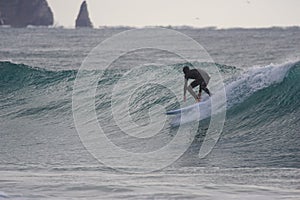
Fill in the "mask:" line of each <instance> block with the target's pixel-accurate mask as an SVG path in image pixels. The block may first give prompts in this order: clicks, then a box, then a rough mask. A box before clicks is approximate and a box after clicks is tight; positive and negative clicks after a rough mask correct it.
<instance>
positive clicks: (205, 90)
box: [203, 88, 211, 96]
mask: <svg viewBox="0 0 300 200" xmlns="http://www.w3.org/2000/svg"><path fill="white" fill-rule="evenodd" d="M203 90H204V92H206V93H207V94H208V96H211V94H210V91H209V90H208V88H203Z"/></svg>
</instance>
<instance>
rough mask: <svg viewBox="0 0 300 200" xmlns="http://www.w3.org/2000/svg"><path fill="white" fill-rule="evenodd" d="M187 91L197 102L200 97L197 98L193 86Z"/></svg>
mask: <svg viewBox="0 0 300 200" xmlns="http://www.w3.org/2000/svg"><path fill="white" fill-rule="evenodd" d="M187 91H189V93H190V94H191V95H192V96H193V97H194V98H195V100H197V99H198V97H197V95H196V93H195V92H194V90H193V88H192V86H190V85H189V86H188V87H187Z"/></svg>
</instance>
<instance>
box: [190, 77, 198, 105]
mask: <svg viewBox="0 0 300 200" xmlns="http://www.w3.org/2000/svg"><path fill="white" fill-rule="evenodd" d="M198 85H200V82H199V81H198V80H194V81H193V82H192V83H191V85H190V87H191V88H190V89H191V91H189V92H190V93H191V92H192V93H193V94H192V93H191V95H192V96H193V97H194V98H195V100H196V101H197V102H199V101H200V98H199V97H198V96H197V95H196V93H195V92H194V90H193V88H195V87H197V86H198Z"/></svg>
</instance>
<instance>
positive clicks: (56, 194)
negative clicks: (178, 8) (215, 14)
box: [0, 27, 300, 200]
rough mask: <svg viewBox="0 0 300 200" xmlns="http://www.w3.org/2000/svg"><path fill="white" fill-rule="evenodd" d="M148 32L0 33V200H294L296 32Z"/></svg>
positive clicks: (299, 74) (299, 66)
mask: <svg viewBox="0 0 300 200" xmlns="http://www.w3.org/2000/svg"><path fill="white" fill-rule="evenodd" d="M153 30H155V31H153ZM161 30H162V29H157V30H156V28H149V29H146V30H142V32H139V30H135V29H133V30H131V29H130V28H122V27H119V28H118V27H115V28H113V27H111V28H105V29H77V30H74V29H62V28H35V27H31V28H25V29H14V28H3V27H2V28H0V36H1V42H0V126H1V128H0V199H22V200H23V199H24V200H25V199H26V200H27V199H28V200H29V199H220V200H223V199H245V200H247V199H251V200H252V199H253V200H254V199H255V200H259V199H262V200H265V199H272V200H273V199H286V200H296V199H300V131H299V130H300V101H299V97H300V28H298V27H290V28H279V27H275V28H264V29H240V28H236V29H211V28H208V29H196V28H189V27H181V28H177V29H163V31H162V32H161V33H160V31H161ZM124 31H126V32H124ZM136 31H137V32H136ZM158 33H160V34H158ZM164 33H166V34H164ZM130 34H132V35H130ZM168 34H171V35H168ZM172 34H174V35H172ZM177 36H178V37H177ZM124 38H125V39H124ZM189 42H194V44H199V45H200V50H198V49H197V48H195V46H193V45H192V44H191V43H189ZM137 43H139V45H137V46H136V47H139V48H136V49H130V48H129V47H132V46H135V44H137ZM99 44H100V47H99V46H98V45H99ZM101 44H103V45H102V46H101ZM152 44H155V45H156V46H157V47H158V48H157V49H156V48H155V45H152ZM185 44H186V45H185ZM190 44H191V45H190ZM147 45H148V46H147ZM160 45H162V46H160ZM164 45H165V46H166V47H170V49H171V50H172V51H171V50H166V49H163V48H162V47H164ZM126 49H127V50H128V51H125V50H126ZM200 51H201V52H206V53H207V54H205V56H204V57H205V59H197V56H196V57H195V55H197V54H198V53H199V52H200ZM93 52H94V53H93ZM97 53H99V54H97ZM100 53H101V54H100ZM181 53H182V54H181ZM181 55H185V56H187V57H189V58H191V59H185V58H183V57H182V56H181ZM201 55H204V54H201ZM114 56H115V57H114ZM112 57H113V58H114V59H113V62H111V59H112ZM201 58H202V57H201ZM105 63H108V64H109V65H108V66H107V65H104V64H105ZM185 65H188V66H190V67H194V68H201V69H204V70H206V71H208V72H209V73H210V75H211V76H212V79H211V82H210V84H209V85H208V87H209V88H210V89H211V91H212V93H213V96H212V98H209V97H208V96H207V95H205V94H203V101H204V102H206V104H207V106H205V108H200V115H201V117H200V118H199V117H197V116H196V117H195V116H194V114H195V113H189V114H185V115H181V114H178V115H175V116H166V115H165V111H167V110H171V109H178V108H180V107H184V106H188V105H192V104H193V103H194V100H193V99H192V97H190V96H189V95H188V96H187V97H188V100H187V102H183V74H182V73H181V70H182V67H183V66H185ZM212 69H213V70H212ZM95 77H96V78H95ZM215 85H216V87H215ZM217 85H219V86H220V87H218V86H217ZM93 86H95V88H94V90H91V88H93ZM220 94H223V96H219V95H220ZM222 98H225V102H223V103H222V104H217V105H221V106H225V107H224V108H226V109H225V113H223V114H224V115H222V116H224V119H218V118H217V119H216V120H217V122H218V123H219V122H220V124H221V125H222V129H221V131H219V132H218V134H217V137H215V138H214V142H215V143H216V144H215V145H214V144H210V147H211V151H209V152H208V154H207V155H205V156H202V157H201V156H199V151H200V149H201V147H202V145H204V144H205V143H206V138H207V137H208V136H210V133H209V130H210V128H211V129H212V130H214V127H213V126H211V124H214V123H215V121H214V120H213V119H214V118H213V117H212V116H213V113H212V112H213V110H211V109H212V108H213V107H212V105H213V104H214V102H213V101H216V102H219V101H221V99H222ZM216 110H217V114H216V115H217V116H219V115H221V114H222V113H221V111H220V112H218V111H219V107H218V108H217V109H216ZM197 112H199V111H197ZM220 113H221V114H220ZM222 120H223V121H222ZM178 135H179V136H178ZM177 136H178V137H177ZM178 138H179V139H178ZM173 141H175V142H173ZM172 145H173V146H172ZM166 146H168V147H169V146H170V148H169V149H168V151H163V150H164V149H165V148H164V147H166ZM160 150H162V151H161V152H163V153H157V152H160Z"/></svg>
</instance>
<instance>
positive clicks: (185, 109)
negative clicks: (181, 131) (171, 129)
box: [166, 101, 205, 115]
mask: <svg viewBox="0 0 300 200" xmlns="http://www.w3.org/2000/svg"><path fill="white" fill-rule="evenodd" d="M204 103H205V102H202V101H201V102H199V103H196V104H193V105H190V106H187V107H184V108H180V109H176V110H169V111H167V112H166V114H167V115H177V114H180V113H186V112H190V111H192V110H194V109H195V108H197V107H200V106H201V105H203V104H204Z"/></svg>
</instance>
